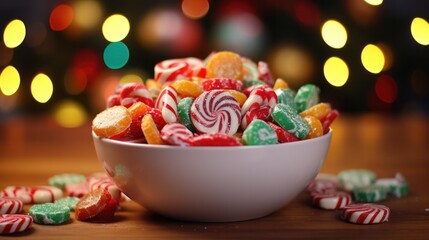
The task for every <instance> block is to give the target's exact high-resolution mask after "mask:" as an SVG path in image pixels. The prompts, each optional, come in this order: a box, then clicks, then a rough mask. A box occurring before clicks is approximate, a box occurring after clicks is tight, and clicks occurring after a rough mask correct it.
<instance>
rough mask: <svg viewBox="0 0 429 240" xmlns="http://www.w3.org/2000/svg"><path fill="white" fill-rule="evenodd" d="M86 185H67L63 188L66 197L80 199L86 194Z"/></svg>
mask: <svg viewBox="0 0 429 240" xmlns="http://www.w3.org/2000/svg"><path fill="white" fill-rule="evenodd" d="M88 192H89V189H88V184H87V183H86V182H85V183H75V184H67V185H66V187H65V193H66V196H69V197H78V198H81V197H83V196H85V195H86V194H88Z"/></svg>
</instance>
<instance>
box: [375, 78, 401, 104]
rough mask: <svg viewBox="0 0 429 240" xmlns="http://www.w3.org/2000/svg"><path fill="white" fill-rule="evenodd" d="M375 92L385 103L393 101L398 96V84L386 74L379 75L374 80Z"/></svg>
mask: <svg viewBox="0 0 429 240" xmlns="http://www.w3.org/2000/svg"><path fill="white" fill-rule="evenodd" d="M375 94H376V95H377V97H378V98H379V99H380V100H381V101H383V102H385V103H389V104H391V103H393V102H395V100H396V98H397V97H398V86H397V84H396V82H395V80H394V79H393V78H392V77H391V76H389V75H387V74H382V75H380V76H379V77H378V78H377V80H376V82H375Z"/></svg>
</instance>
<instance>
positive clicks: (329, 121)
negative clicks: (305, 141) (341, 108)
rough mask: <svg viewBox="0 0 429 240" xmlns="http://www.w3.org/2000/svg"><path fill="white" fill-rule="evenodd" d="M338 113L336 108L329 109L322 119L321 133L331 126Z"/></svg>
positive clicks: (327, 130)
mask: <svg viewBox="0 0 429 240" xmlns="http://www.w3.org/2000/svg"><path fill="white" fill-rule="evenodd" d="M339 115H340V113H339V112H338V111H337V110H335V109H334V110H331V111H330V112H329V113H328V114H327V115H326V117H325V118H324V119H323V120H322V125H323V133H324V134H325V133H327V132H329V127H330V126H331V124H332V122H334V120H335V119H336V118H337V117H338V116H339Z"/></svg>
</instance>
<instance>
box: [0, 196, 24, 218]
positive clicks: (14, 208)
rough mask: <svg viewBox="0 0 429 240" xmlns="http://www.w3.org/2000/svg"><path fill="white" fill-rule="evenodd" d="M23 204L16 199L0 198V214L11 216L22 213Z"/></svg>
mask: <svg viewBox="0 0 429 240" xmlns="http://www.w3.org/2000/svg"><path fill="white" fill-rule="evenodd" d="M23 205H24V203H23V202H22V200H21V199H19V198H16V197H0V214H7V213H8V214H13V213H20V212H21V211H22V207H23Z"/></svg>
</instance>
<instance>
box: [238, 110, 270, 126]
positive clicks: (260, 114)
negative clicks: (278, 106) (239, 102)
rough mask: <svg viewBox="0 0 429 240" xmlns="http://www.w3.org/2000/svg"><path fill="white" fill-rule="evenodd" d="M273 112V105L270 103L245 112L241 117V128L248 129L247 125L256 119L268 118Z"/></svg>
mask: <svg viewBox="0 0 429 240" xmlns="http://www.w3.org/2000/svg"><path fill="white" fill-rule="evenodd" d="M270 113H271V107H270V106H268V105H263V106H260V107H259V108H253V109H251V110H249V111H247V112H246V114H244V116H242V119H241V129H246V128H247V126H248V125H249V124H250V123H251V122H252V121H253V120H254V119H260V120H266V119H267V118H268V117H269V116H270Z"/></svg>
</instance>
